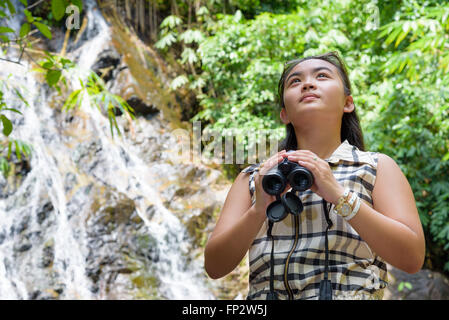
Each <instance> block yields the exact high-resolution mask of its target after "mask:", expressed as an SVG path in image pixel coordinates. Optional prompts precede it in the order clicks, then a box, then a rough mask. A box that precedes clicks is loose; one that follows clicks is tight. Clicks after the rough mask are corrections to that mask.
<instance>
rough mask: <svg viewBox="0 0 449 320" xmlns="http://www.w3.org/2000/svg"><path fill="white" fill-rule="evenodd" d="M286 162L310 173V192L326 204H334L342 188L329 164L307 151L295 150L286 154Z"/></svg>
mask: <svg viewBox="0 0 449 320" xmlns="http://www.w3.org/2000/svg"><path fill="white" fill-rule="evenodd" d="M288 160H290V161H293V162H297V163H298V164H299V165H301V166H303V167H305V168H307V169H309V170H310V172H312V174H313V178H314V182H313V185H312V187H311V188H310V190H312V192H314V193H316V194H317V195H319V196H320V197H322V198H323V199H324V200H326V201H327V202H331V203H333V204H336V203H337V201H338V198H339V197H340V196H341V195H342V194H343V192H344V188H343V187H342V186H341V185H340V184H339V183H338V181H337V180H336V179H335V177H334V175H333V173H332V170H331V168H330V166H329V164H328V163H327V162H326V161H325V160H323V159H321V158H320V157H318V156H317V155H316V154H314V153H313V152H311V151H309V150H296V151H293V152H290V153H288Z"/></svg>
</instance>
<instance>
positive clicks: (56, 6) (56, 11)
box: [51, 0, 67, 21]
mask: <svg viewBox="0 0 449 320" xmlns="http://www.w3.org/2000/svg"><path fill="white" fill-rule="evenodd" d="M66 5H67V3H66V1H64V0H51V12H52V13H53V17H54V18H55V19H56V21H59V20H61V19H62V17H64V14H65V8H66Z"/></svg>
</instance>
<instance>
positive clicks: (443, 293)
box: [384, 265, 449, 300]
mask: <svg viewBox="0 0 449 320" xmlns="http://www.w3.org/2000/svg"><path fill="white" fill-rule="evenodd" d="M388 269H389V270H390V271H389V274H388V276H389V286H388V289H387V290H386V292H385V295H384V300H448V299H449V280H448V278H447V277H446V276H445V275H443V274H441V273H439V272H435V271H431V270H427V269H423V270H421V271H419V272H417V273H415V274H408V273H406V272H404V271H401V270H399V269H396V268H394V267H392V266H391V265H388ZM401 283H402V284H401Z"/></svg>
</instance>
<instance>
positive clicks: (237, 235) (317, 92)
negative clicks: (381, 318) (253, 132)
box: [205, 52, 425, 299]
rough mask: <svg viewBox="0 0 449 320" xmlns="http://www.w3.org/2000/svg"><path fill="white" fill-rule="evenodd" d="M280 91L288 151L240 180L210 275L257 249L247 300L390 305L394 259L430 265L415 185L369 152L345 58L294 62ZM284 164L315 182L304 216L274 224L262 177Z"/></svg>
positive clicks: (215, 237)
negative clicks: (386, 301) (386, 297)
mask: <svg viewBox="0 0 449 320" xmlns="http://www.w3.org/2000/svg"><path fill="white" fill-rule="evenodd" d="M278 89H279V98H280V99H279V100H280V106H281V111H280V118H281V120H282V122H283V123H284V124H286V130H287V136H286V138H285V139H284V140H283V141H282V142H281V144H280V149H282V150H281V151H280V152H278V153H277V154H275V155H273V156H272V157H271V158H269V159H268V160H266V161H265V162H264V163H262V164H256V165H252V166H249V167H247V168H245V169H244V170H243V171H242V172H241V173H240V174H239V175H238V176H237V178H236V180H235V182H234V184H233V185H232V187H231V189H230V191H229V193H228V195H227V198H226V201H225V203H224V205H223V208H222V211H221V214H220V217H219V219H218V221H217V225H216V227H215V229H214V231H213V232H212V234H211V236H210V238H209V241H208V243H207V245H206V249H205V268H206V271H207V273H208V274H209V276H210V277H211V278H214V279H216V278H220V277H223V276H225V275H226V274H228V273H229V272H231V271H232V270H233V269H234V268H235V267H236V266H237V265H238V264H239V262H240V261H241V260H242V259H243V257H244V256H245V254H246V253H247V252H248V250H249V264H250V276H249V293H248V297H247V298H248V299H320V298H321V299H329V298H331V299H382V296H383V289H384V288H385V287H386V285H387V264H386V263H389V264H391V265H393V266H395V267H397V268H399V269H401V270H404V271H406V272H408V273H415V272H417V271H419V270H420V269H421V267H422V265H423V262H424V256H425V241H424V235H423V230H422V226H421V223H420V220H419V216H418V211H417V208H416V205H415V199H414V196H413V192H412V190H411V188H410V185H409V183H408V181H407V179H406V177H405V176H404V174H403V173H402V171H401V169H400V168H399V166H398V165H397V164H396V162H395V161H394V160H393V159H392V158H390V157H389V156H387V155H385V154H382V153H378V152H369V151H365V148H364V143H363V135H362V131H361V128H360V124H359V119H358V116H357V114H356V110H355V106H354V103H353V98H352V96H351V84H350V82H349V79H348V75H347V71H346V68H345V66H344V64H343V62H342V61H341V59H340V57H339V56H338V54H337V53H335V52H330V53H327V54H323V55H319V56H312V57H305V58H303V59H299V60H294V61H291V62H289V63H287V64H286V66H285V68H284V72H283V74H282V76H281V79H280V81H279V87H278ZM288 150H293V152H289V153H288V154H287V153H286V151H288ZM285 158H287V159H288V160H290V161H294V162H297V163H298V164H299V165H301V166H303V167H305V168H307V169H308V170H309V171H310V172H311V173H312V174H313V178H314V182H313V185H312V186H311V188H310V189H308V190H305V191H296V195H297V196H298V197H299V198H300V200H301V201H302V204H303V206H304V209H303V211H302V212H301V213H300V214H299V215H293V214H289V215H288V216H287V217H286V218H285V219H283V220H281V221H279V222H276V223H271V222H269V221H268V219H267V215H266V209H267V207H268V206H269V205H270V203H272V202H273V201H275V200H276V197H275V196H272V195H269V194H267V193H265V191H264V189H263V188H262V178H263V175H264V174H266V173H267V172H268V171H269V170H270V169H271V168H273V167H274V166H276V165H277V164H279V163H280V162H281V161H283V159H285ZM290 189H291V188H290V186H289V185H287V187H286V189H285V190H284V191H283V194H284V193H286V192H287V191H289V190H290Z"/></svg>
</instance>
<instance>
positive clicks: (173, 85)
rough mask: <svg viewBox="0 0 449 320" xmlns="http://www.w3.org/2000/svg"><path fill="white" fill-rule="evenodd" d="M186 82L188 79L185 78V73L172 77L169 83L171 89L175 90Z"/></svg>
mask: <svg viewBox="0 0 449 320" xmlns="http://www.w3.org/2000/svg"><path fill="white" fill-rule="evenodd" d="M188 82H189V80H188V79H187V77H186V76H185V75H180V76H177V77H176V78H174V79H173V81H172V82H171V84H170V88H171V89H172V90H176V89H177V88H179V87H182V86H183V85H185V84H186V83H188Z"/></svg>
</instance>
